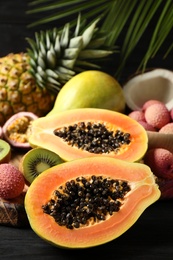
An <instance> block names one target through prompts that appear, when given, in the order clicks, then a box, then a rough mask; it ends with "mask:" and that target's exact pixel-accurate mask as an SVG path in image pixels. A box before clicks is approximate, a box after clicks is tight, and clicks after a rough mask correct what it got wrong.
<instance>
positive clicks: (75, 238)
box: [25, 157, 160, 248]
mask: <svg viewBox="0 0 173 260" xmlns="http://www.w3.org/2000/svg"><path fill="white" fill-rule="evenodd" d="M91 176H95V177H98V176H102V177H104V178H108V179H109V178H110V179H111V180H116V181H117V180H118V181H120V182H121V181H123V182H124V181H125V182H126V183H127V184H128V186H129V187H130V189H129V190H128V191H127V192H126V194H125V195H124V197H123V198H122V199H121V198H119V199H118V200H119V201H120V202H121V206H120V209H119V211H117V212H113V213H112V214H109V212H108V213H105V214H107V215H106V216H105V219H104V220H97V221H93V218H91V219H89V220H88V222H87V223H86V224H83V225H81V226H79V228H72V229H70V228H67V227H66V226H64V225H59V224H58V223H57V222H56V221H55V219H54V218H53V216H51V215H50V214H47V213H45V212H44V211H43V205H46V204H47V203H48V202H49V201H51V198H52V196H53V193H54V191H55V190H57V189H58V188H61V187H62V186H63V187H64V185H65V183H67V182H70V181H71V180H76V179H77V178H79V177H80V178H81V177H82V178H86V179H88V178H89V177H91ZM91 196H92V198H93V197H97V193H96V194H95V195H93V194H92V195H91ZM98 196H100V195H98ZM79 197H80V196H79V194H78V193H76V195H74V197H73V199H78V198H79ZM159 197H160V190H159V188H158V185H157V184H156V182H155V177H154V175H153V174H152V172H151V170H150V168H149V167H148V166H146V165H144V164H140V163H132V162H127V161H123V160H119V159H114V158H109V157H91V158H89V157H88V158H82V159H78V160H74V161H71V162H66V163H64V164H61V165H58V166H54V167H52V168H50V169H48V170H46V171H45V172H43V173H42V174H41V175H39V176H38V177H37V178H36V179H35V180H34V182H33V183H32V184H31V186H30V187H29V189H28V191H27V194H26V197H25V209H26V213H27V216H28V219H29V222H30V225H31V227H32V229H33V230H34V231H35V233H36V234H37V235H38V236H40V237H41V238H42V239H44V240H45V241H47V242H48V243H51V244H52V245H54V246H59V247H63V248H88V247H93V246H98V245H101V244H104V243H107V242H109V241H111V240H114V239H115V238H117V237H119V236H120V235H122V234H123V233H124V232H126V231H127V230H128V229H129V228H130V227H131V226H132V225H133V224H134V223H135V222H136V221H137V219H138V218H139V217H140V215H141V214H142V213H143V211H144V210H145V209H146V208H147V207H148V206H150V205H151V204H152V203H154V202H155V201H157V200H158V199H159ZM85 199H86V197H85ZM70 203H71V204H72V203H73V201H72V199H71V201H70ZM61 210H62V209H61ZM61 210H60V211H59V213H62V211H63V210H62V211H61ZM70 210H71V209H70ZM73 211H77V206H76V208H75V207H74V208H73ZM71 212H72V211H71ZM67 214H68V213H67ZM73 214H75V213H73ZM66 216H67V215H66ZM74 216H75V215H74Z"/></svg>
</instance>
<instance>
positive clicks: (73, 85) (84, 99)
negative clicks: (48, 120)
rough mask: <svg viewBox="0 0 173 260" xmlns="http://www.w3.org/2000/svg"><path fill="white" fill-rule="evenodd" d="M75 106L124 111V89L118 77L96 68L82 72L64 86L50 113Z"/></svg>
mask: <svg viewBox="0 0 173 260" xmlns="http://www.w3.org/2000/svg"><path fill="white" fill-rule="evenodd" d="M74 108H102V109H109V110H114V111H117V112H123V111H124V109H125V98H124V94H123V90H122V88H121V86H120V84H119V83H118V82H117V81H116V79H115V78H113V77H112V76H111V75H109V74H107V73H104V72H101V71H96V70H88V71H84V72H81V73H79V74H77V75H76V76H74V77H73V78H72V79H70V80H69V81H68V82H67V83H66V84H65V85H64V86H63V88H62V89H61V90H60V92H59V94H58V96H57V98H56V100H55V104H54V107H53V109H52V110H51V111H50V112H49V113H48V115H53V114H56V113H58V112H61V111H65V110H69V109H74Z"/></svg>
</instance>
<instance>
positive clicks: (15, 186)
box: [0, 163, 25, 199]
mask: <svg viewBox="0 0 173 260" xmlns="http://www.w3.org/2000/svg"><path fill="white" fill-rule="evenodd" d="M24 185H25V181H24V177H23V175H22V173H21V172H20V171H19V170H18V169H17V168H16V167H15V166H13V165H12V164H9V163H4V164H0V197H1V198H3V199H13V198H16V197H18V196H19V195H20V194H21V193H22V191H23V189H24Z"/></svg>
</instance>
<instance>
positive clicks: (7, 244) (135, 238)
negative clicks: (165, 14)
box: [0, 0, 173, 260]
mask: <svg viewBox="0 0 173 260" xmlns="http://www.w3.org/2000/svg"><path fill="white" fill-rule="evenodd" d="M27 2H28V1H21V0H15V1H14V0H8V1H5V0H1V4H0V56H4V55H6V54H8V53H9V52H20V51H25V50H26V47H27V43H26V41H25V38H26V37H29V36H32V35H33V32H34V29H28V28H26V25H27V24H28V23H29V22H30V21H31V17H28V16H26V15H25V11H26V7H27ZM144 46H145V42H144V41H141V42H140V44H139V46H138V47H137V50H138V52H135V53H134V54H133V55H132V56H133V57H131V60H130V61H129V62H128V64H127V65H126V68H125V72H124V75H123V77H124V78H126V77H127V76H129V75H130V73H132V72H134V67H135V65H136V64H137V63H138V61H139V59H140V55H139V53H140V52H142V51H143V48H144ZM164 51H165V50H164V49H163V50H162V53H161V54H158V56H157V57H156V58H155V59H153V60H152V61H151V63H150V66H151V67H163V68H168V69H172V68H173V64H172V57H171V56H170V57H169V58H168V59H167V60H162V58H161V57H162V54H163V53H164ZM172 234H173V201H158V202H156V203H155V204H153V205H151V206H150V207H149V208H148V209H146V211H145V212H144V213H143V214H142V215H141V217H140V218H139V220H138V221H137V222H136V223H135V224H134V226H133V227H131V228H130V229H129V230H128V231H127V232H126V233H124V234H123V235H122V236H121V237H119V238H117V239H116V240H114V241H112V242H109V243H107V244H105V245H102V246H99V247H95V248H90V249H84V250H65V249H60V248H56V247H54V246H52V245H50V244H48V243H46V242H45V241H43V240H42V239H41V238H39V237H38V236H37V235H36V234H35V233H34V232H33V231H32V230H31V228H26V229H22V228H11V227H5V226H0V259H1V260H7V259H13V260H19V259H21V260H23V259H24V260H30V259H31V260H49V259H50V260H53V259H58V260H73V259H74V260H78V259H80V260H81V259H82V258H86V259H109V260H115V259H119V260H133V259H134V260H172V259H173V236H172Z"/></svg>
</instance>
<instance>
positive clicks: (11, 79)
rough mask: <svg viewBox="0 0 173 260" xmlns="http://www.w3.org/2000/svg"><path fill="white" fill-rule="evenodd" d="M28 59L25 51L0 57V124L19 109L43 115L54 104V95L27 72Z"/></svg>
mask: <svg viewBox="0 0 173 260" xmlns="http://www.w3.org/2000/svg"><path fill="white" fill-rule="evenodd" d="M29 60H30V57H29V56H28V54H27V53H16V54H14V53H10V54H8V55H7V56H5V57H2V58H0V126H3V124H4V123H5V122H6V121H7V119H9V118H10V117H11V116H12V115H14V114H16V113H18V112H21V111H28V112H33V113H34V114H36V115H38V116H44V115H46V114H47V113H48V112H49V111H50V110H51V109H52V107H53V105H54V101H55V98H56V96H55V95H54V94H53V93H50V92H49V91H48V90H47V89H46V88H40V87H39V86H38V85H37V84H36V81H35V78H34V77H33V76H32V75H31V74H30V73H29V69H30V64H29Z"/></svg>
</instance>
